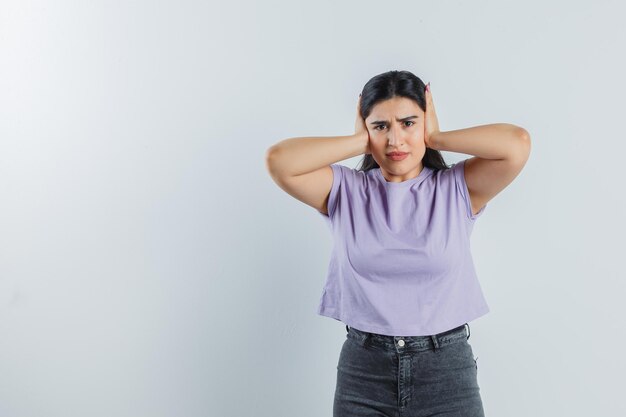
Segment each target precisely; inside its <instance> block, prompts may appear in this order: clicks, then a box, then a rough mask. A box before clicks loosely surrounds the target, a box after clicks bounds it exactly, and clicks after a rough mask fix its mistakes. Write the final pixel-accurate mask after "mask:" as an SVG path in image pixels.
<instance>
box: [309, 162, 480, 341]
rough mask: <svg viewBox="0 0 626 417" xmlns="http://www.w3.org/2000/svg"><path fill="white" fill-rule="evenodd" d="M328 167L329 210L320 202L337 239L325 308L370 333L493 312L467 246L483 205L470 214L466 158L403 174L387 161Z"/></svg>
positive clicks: (437, 329) (435, 329) (432, 326)
mask: <svg viewBox="0 0 626 417" xmlns="http://www.w3.org/2000/svg"><path fill="white" fill-rule="evenodd" d="M331 167H332V170H333V185H332V188H331V190H330V195H329V197H328V216H327V215H326V214H324V213H321V212H318V213H319V214H320V215H322V216H323V217H324V219H326V221H327V224H328V226H329V228H330V230H331V232H332V235H333V242H334V243H333V250H332V253H331V257H330V263H329V266H328V275H327V278H326V283H325V285H324V288H323V290H322V296H321V298H320V303H319V307H318V310H317V313H318V314H319V315H322V316H327V317H331V318H334V319H336V320H339V321H342V322H343V323H345V324H347V325H348V326H350V327H355V328H357V329H359V330H364V331H367V332H371V333H378V334H384V335H392V336H424V335H432V334H436V333H441V332H444V331H446V330H450V329H453V328H455V327H458V326H461V325H462V324H464V323H467V322H469V321H471V320H473V319H476V318H478V317H480V316H482V315H484V314H486V313H487V312H489V307H488V305H487V303H486V301H485V298H484V296H483V293H482V290H481V287H480V283H479V281H478V278H477V276H476V271H475V269H474V263H473V260H472V255H471V251H470V235H471V232H472V228H473V227H474V222H475V221H476V219H477V218H478V217H479V216H480V215H481V214H482V213H483V212H484V210H485V208H486V205H485V206H483V207H482V208H481V210H480V211H479V212H478V213H477V214H476V215H472V209H471V204H470V199H469V193H468V190H467V185H466V183H465V176H464V167H465V160H463V161H461V162H458V163H456V164H455V165H453V166H452V168H449V169H443V170H434V169H431V168H428V167H424V168H423V169H422V171H421V172H420V174H419V175H418V176H417V177H415V178H412V179H409V180H406V181H403V182H399V183H397V182H388V181H387V180H386V179H385V178H384V177H383V175H382V172H381V171H380V168H375V169H371V170H369V171H365V172H363V171H357V170H355V169H353V168H348V167H346V166H343V165H340V164H332V165H331Z"/></svg>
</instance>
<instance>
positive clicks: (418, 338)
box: [266, 71, 530, 417]
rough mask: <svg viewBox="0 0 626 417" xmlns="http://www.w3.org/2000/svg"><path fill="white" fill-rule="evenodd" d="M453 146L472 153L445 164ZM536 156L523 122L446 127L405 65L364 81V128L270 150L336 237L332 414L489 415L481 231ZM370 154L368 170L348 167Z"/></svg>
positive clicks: (328, 295) (270, 161) (330, 305)
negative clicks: (486, 215)
mask: <svg viewBox="0 0 626 417" xmlns="http://www.w3.org/2000/svg"><path fill="white" fill-rule="evenodd" d="M429 84H430V83H429ZM442 150H444V151H451V152H459V153H464V154H469V155H474V156H473V157H471V158H468V159H465V160H463V161H461V162H458V163H456V164H454V165H453V166H451V167H448V166H447V165H446V163H445V162H444V160H443V157H442V155H441V153H440V151H442ZM529 153H530V137H529V134H528V132H527V131H526V130H525V129H523V128H521V127H519V126H515V125H512V124H506V123H497V124H489V125H483V126H476V127H470V128H466V129H460V130H452V131H445V132H442V131H440V130H439V123H438V120H437V115H436V113H435V106H434V104H433V98H432V94H431V92H430V87H429V86H426V85H424V83H423V82H422V80H420V79H419V78H418V77H416V76H415V75H413V74H412V73H410V72H408V71H390V72H387V73H383V74H380V75H377V76H376V77H374V78H372V79H371V80H370V81H368V82H367V84H366V85H365V86H364V87H363V91H362V93H361V94H360V95H359V100H358V104H357V115H356V126H355V133H354V135H350V136H338V137H319V138H313V137H305V138H291V139H285V140H283V141H281V142H278V143H277V144H275V145H274V146H272V147H271V148H270V149H268V151H267V155H266V165H267V169H268V171H269V172H270V175H271V176H272V178H273V180H274V181H275V182H276V183H277V184H278V185H279V186H280V187H281V188H282V189H283V190H285V191H286V192H287V193H289V194H290V195H292V196H293V197H295V198H296V199H298V200H300V201H302V202H303V203H305V204H308V205H310V206H311V207H314V208H315V209H316V210H318V212H319V213H320V214H321V215H322V216H323V217H324V219H325V221H326V223H327V225H328V227H329V229H330V230H331V232H332V234H333V238H334V245H333V252H332V254H331V260H330V264H329V267H328V276H327V280H326V284H325V285H324V288H323V290H322V296H321V299H320V304H319V308H318V314H320V315H323V316H328V317H332V318H334V319H336V320H339V321H342V322H343V323H345V324H346V330H347V335H346V340H345V342H344V344H343V346H342V349H341V353H340V355H339V363H338V365H337V385H336V388H335V398H334V406H333V413H334V416H335V417H348V416H359V417H366V416H398V415H402V416H418V415H419V416H468V417H474V416H484V410H483V404H482V400H481V395H480V388H479V386H478V381H477V365H476V360H475V358H474V354H473V351H472V347H471V345H470V344H469V341H468V339H469V336H470V331H469V324H468V323H469V322H470V321H472V320H474V319H476V318H478V317H480V316H483V315H485V314H487V313H488V312H489V307H488V306H487V303H486V301H485V299H484V297H483V294H482V290H481V287H480V284H479V281H478V278H477V276H476V272H475V270H474V265H473V260H472V255H471V252H470V236H471V232H472V228H473V226H474V222H475V221H476V219H477V218H478V217H479V216H480V215H482V213H483V212H484V210H485V208H486V205H487V202H488V201H490V200H491V199H492V198H493V197H495V196H496V195H497V194H498V193H499V192H500V191H502V190H503V189H504V188H505V187H506V186H507V185H509V184H510V183H511V182H512V181H513V179H515V177H516V176H517V175H518V174H519V173H520V171H521V170H522V168H523V167H524V165H525V163H526V161H527V159H528V156H529ZM361 154H365V156H364V158H363V160H362V161H361V167H360V168H359V169H352V168H348V167H346V166H343V165H340V164H337V162H338V161H342V160H344V159H348V158H351V157H354V156H358V155H361Z"/></svg>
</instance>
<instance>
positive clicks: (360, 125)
mask: <svg viewBox="0 0 626 417" xmlns="http://www.w3.org/2000/svg"><path fill="white" fill-rule="evenodd" d="M354 134H355V136H359V137H361V138H363V140H364V141H366V143H365V149H364V151H363V153H364V154H371V152H370V134H369V132H368V131H367V127H366V126H365V120H363V117H361V95H360V94H359V99H358V101H357V104H356V121H355V123H354Z"/></svg>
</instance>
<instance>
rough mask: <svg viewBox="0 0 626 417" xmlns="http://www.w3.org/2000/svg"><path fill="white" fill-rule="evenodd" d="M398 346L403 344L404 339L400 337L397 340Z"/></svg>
mask: <svg viewBox="0 0 626 417" xmlns="http://www.w3.org/2000/svg"><path fill="white" fill-rule="evenodd" d="M398 346H400V347H402V346H404V340H402V339H400V340H398Z"/></svg>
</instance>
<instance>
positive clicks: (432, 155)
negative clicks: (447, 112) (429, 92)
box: [356, 70, 449, 171]
mask: <svg viewBox="0 0 626 417" xmlns="http://www.w3.org/2000/svg"><path fill="white" fill-rule="evenodd" d="M425 88H426V84H424V82H423V81H422V80H421V79H420V78H419V77H417V76H416V75H414V74H413V73H411V72H409V71H396V70H394V71H388V72H385V73H382V74H379V75H377V76H375V77H374V78H372V79H371V80H369V81H368V82H367V83H366V84H365V86H364V87H363V91H362V92H361V117H363V120H365V119H366V118H367V117H368V116H369V115H370V113H371V112H372V109H373V108H374V106H375V105H376V104H378V103H379V102H381V101H385V100H388V99H391V98H394V97H406V98H409V99H411V100H413V101H415V102H416V103H417V105H418V106H420V108H421V109H422V110H423V111H424V112H425V111H426V95H425V92H424V89H425ZM360 164H361V165H360V166H359V167H357V168H356V170H357V171H369V170H370V169H374V168H379V165H378V163H377V162H376V161H375V160H374V158H373V157H372V155H371V154H365V156H364V157H363V159H362V160H361V161H360ZM422 164H423V165H424V166H427V167H429V168H432V169H434V170H440V169H448V168H449V167H448V166H447V165H446V163H445V161H444V160H443V156H442V155H441V153H440V152H439V151H437V150H434V149H431V148H428V147H426V152H425V153H424V157H423V158H422Z"/></svg>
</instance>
